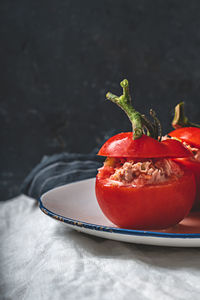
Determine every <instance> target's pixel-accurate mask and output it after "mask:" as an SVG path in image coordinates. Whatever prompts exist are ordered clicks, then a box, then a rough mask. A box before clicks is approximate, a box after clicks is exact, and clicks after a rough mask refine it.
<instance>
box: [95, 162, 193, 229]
mask: <svg viewBox="0 0 200 300" xmlns="http://www.w3.org/2000/svg"><path fill="white" fill-rule="evenodd" d="M182 168H183V167H182ZM183 170H184V175H183V176H182V177H181V178H179V179H178V180H169V181H167V182H165V183H162V184H156V185H144V186H142V187H141V186H140V187H133V186H125V185H124V186H119V185H113V184H108V182H107V181H106V180H105V179H102V178H99V177H98V175H97V177H96V187H95V189H96V197H97V201H98V203H99V206H100V208H101V209H102V211H103V213H104V214H105V216H106V217H107V218H108V219H109V220H110V221H111V222H113V223H114V224H116V225H117V226H119V227H121V228H130V229H148V230H149V229H163V228H168V227H171V226H173V225H175V224H177V223H179V222H180V221H181V220H182V219H183V218H184V217H185V216H186V215H187V214H188V213H189V211H190V209H191V207H192V205H193V202H194V198H195V189H196V186H195V179H194V175H193V173H192V172H191V171H189V170H187V169H184V168H183Z"/></svg>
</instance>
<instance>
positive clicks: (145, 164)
mask: <svg viewBox="0 0 200 300" xmlns="http://www.w3.org/2000/svg"><path fill="white" fill-rule="evenodd" d="M182 175H183V171H182V169H181V167H180V166H179V165H178V164H177V163H176V162H174V161H173V160H171V159H148V160H144V161H137V160H131V159H118V158H107V159H106V161H105V162H104V166H103V167H102V168H100V169H99V176H100V177H102V178H103V177H104V178H105V177H106V178H107V179H108V180H109V183H113V184H123V185H124V184H125V185H127V184H128V185H133V186H142V185H146V184H157V183H163V182H165V181H167V180H169V179H174V180H176V179H178V178H180V177H181V176H182Z"/></svg>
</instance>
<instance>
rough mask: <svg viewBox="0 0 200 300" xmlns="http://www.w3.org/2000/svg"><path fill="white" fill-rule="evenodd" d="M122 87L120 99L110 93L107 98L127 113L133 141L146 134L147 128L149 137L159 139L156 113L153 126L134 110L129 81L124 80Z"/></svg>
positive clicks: (153, 115) (153, 114)
mask: <svg viewBox="0 0 200 300" xmlns="http://www.w3.org/2000/svg"><path fill="white" fill-rule="evenodd" d="M120 85H121V87H122V89H123V94H122V95H121V96H120V97H118V96H116V95H114V94H112V93H110V92H108V93H107V94H106V98H107V99H108V100H110V101H112V102H113V103H115V104H117V105H118V106H119V107H120V108H121V109H123V110H124V111H125V113H126V115H127V116H128V118H129V120H130V121H131V124H132V128H133V139H134V140H135V139H138V138H140V137H141V136H142V135H143V133H144V128H146V130H147V135H149V136H151V137H153V138H157V137H158V134H157V132H158V130H157V127H156V124H158V122H159V121H157V120H158V119H157V117H156V116H155V113H152V117H153V118H154V124H152V123H151V122H150V121H149V120H148V119H147V118H146V117H145V116H144V115H141V114H140V113H139V112H138V111H136V110H135V109H134V108H133V106H132V104H131V96H130V91H129V84H128V80H127V79H124V80H123V81H122V82H121V83H120ZM156 130H157V131H156Z"/></svg>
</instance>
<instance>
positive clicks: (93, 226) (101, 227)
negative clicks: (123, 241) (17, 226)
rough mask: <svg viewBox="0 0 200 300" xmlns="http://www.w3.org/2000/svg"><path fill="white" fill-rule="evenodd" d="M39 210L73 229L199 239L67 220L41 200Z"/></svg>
mask: <svg viewBox="0 0 200 300" xmlns="http://www.w3.org/2000/svg"><path fill="white" fill-rule="evenodd" d="M38 202H39V208H40V209H41V211H42V212H43V213H45V214H46V215H48V216H49V217H51V218H54V219H55V220H58V221H61V222H63V223H67V224H69V225H73V226H75V227H83V228H86V229H91V230H96V231H104V232H109V233H118V234H125V235H135V236H151V237H157V238H179V239H196V238H200V233H167V232H155V231H146V230H134V229H123V228H117V227H108V226H104V225H97V224H91V223H86V222H82V221H79V220H75V219H71V218H67V217H64V216H61V215H59V214H56V213H54V212H52V211H50V210H48V209H47V208H46V207H45V206H44V205H43V203H42V199H41V198H39V199H38Z"/></svg>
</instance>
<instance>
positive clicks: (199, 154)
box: [183, 142, 200, 162]
mask: <svg viewBox="0 0 200 300" xmlns="http://www.w3.org/2000/svg"><path fill="white" fill-rule="evenodd" d="M183 145H184V146H186V147H187V148H188V149H189V150H190V151H192V153H193V155H194V159H196V160H198V161H199V162H200V149H199V148H195V147H192V146H190V145H188V144H187V143H185V142H183Z"/></svg>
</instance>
